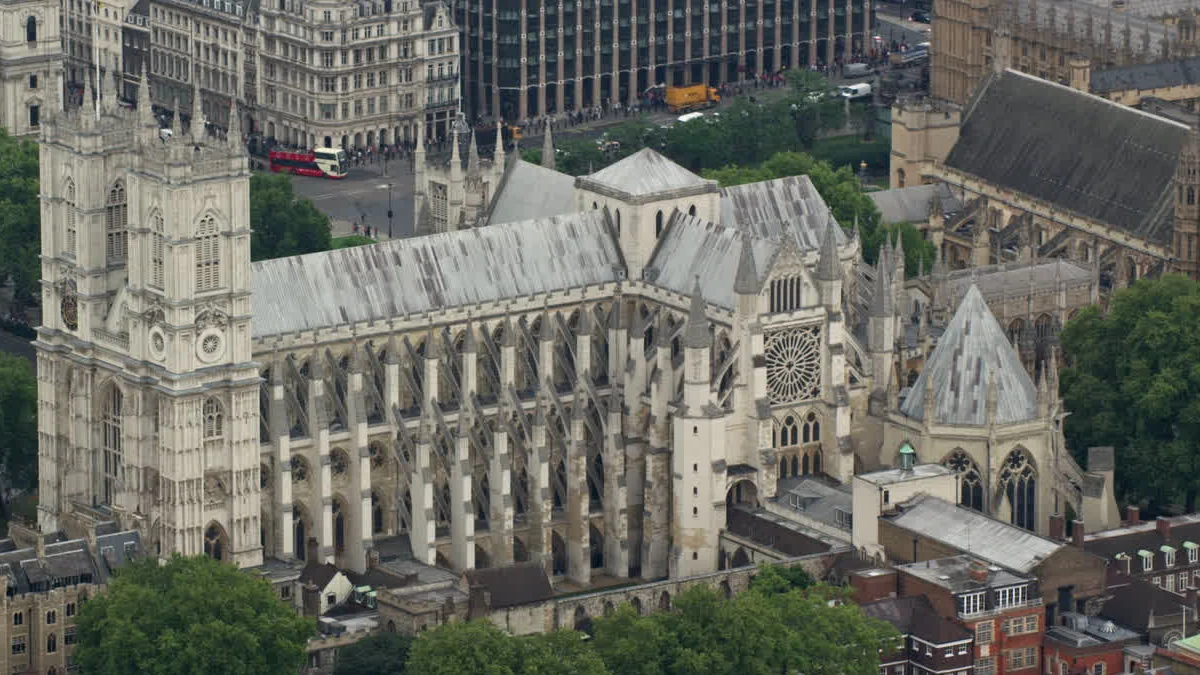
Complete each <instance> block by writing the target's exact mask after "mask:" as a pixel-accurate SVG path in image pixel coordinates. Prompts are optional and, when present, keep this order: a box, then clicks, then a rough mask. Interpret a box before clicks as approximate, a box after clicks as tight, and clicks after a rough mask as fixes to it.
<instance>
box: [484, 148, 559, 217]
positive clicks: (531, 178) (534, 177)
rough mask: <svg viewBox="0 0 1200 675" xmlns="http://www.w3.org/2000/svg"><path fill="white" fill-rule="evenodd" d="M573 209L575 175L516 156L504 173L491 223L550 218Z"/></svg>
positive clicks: (494, 203) (493, 207)
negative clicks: (531, 162)
mask: <svg viewBox="0 0 1200 675" xmlns="http://www.w3.org/2000/svg"><path fill="white" fill-rule="evenodd" d="M574 211H575V177H574V176H570V175H568V174H565V173H560V172H558V171H555V170H554V169H547V168H546V167H544V166H539V165H537V164H530V163H529V162H526V161H525V160H523V159H521V158H519V157H517V158H514V159H513V160H512V165H511V166H510V167H508V169H507V171H506V172H505V174H504V179H503V182H502V183H501V184H500V190H499V192H498V194H497V195H496V199H495V201H494V202H492V206H491V212H490V214H489V215H488V224H489V225H494V224H499V223H515V222H517V221H520V220H532V219H536V218H549V217H551V216H560V215H563V214H565V213H572V212H574Z"/></svg>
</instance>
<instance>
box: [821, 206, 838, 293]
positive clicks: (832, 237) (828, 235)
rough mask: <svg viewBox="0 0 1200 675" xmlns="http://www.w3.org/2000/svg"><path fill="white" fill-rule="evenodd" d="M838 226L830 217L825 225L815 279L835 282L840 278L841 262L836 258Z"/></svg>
mask: <svg viewBox="0 0 1200 675" xmlns="http://www.w3.org/2000/svg"><path fill="white" fill-rule="evenodd" d="M838 229H839V228H838V225H837V223H835V222H833V216H830V217H829V219H828V221H827V222H826V225H825V238H824V239H823V240H822V241H821V255H820V257H819V258H817V279H818V280H819V281H837V280H838V279H841V278H842V261H841V260H840V259H839V257H838V247H837V234H838Z"/></svg>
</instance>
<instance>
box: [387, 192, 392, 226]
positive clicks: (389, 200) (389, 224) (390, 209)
mask: <svg viewBox="0 0 1200 675" xmlns="http://www.w3.org/2000/svg"><path fill="white" fill-rule="evenodd" d="M391 238H392V184H391V183H388V239H391Z"/></svg>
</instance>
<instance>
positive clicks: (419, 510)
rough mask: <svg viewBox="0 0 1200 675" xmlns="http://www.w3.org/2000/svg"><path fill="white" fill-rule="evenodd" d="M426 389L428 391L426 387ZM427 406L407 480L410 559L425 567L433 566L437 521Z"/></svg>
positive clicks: (431, 413) (431, 442)
mask: <svg viewBox="0 0 1200 675" xmlns="http://www.w3.org/2000/svg"><path fill="white" fill-rule="evenodd" d="M426 388H428V387H426ZM428 406H429V404H426V407H425V409H424V411H423V412H422V415H421V427H420V429H419V430H418V431H417V446H416V456H415V457H413V463H412V474H411V475H410V476H409V488H408V489H409V494H410V495H411V497H412V514H410V517H411V518H412V525H411V526H410V527H409V532H408V539H409V544H410V545H411V546H412V552H413V558H414V559H416V560H417V561H419V562H421V563H424V564H426V565H433V564H435V563H436V562H437V547H436V545H435V544H434V540H435V539H436V538H437V521H436V519H435V516H434V512H433V465H432V455H433V419H432V418H433V412H432V411H431V410H430V409H429V407H428Z"/></svg>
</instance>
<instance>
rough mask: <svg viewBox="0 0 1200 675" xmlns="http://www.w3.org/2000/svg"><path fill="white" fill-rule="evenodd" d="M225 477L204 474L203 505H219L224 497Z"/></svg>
mask: <svg viewBox="0 0 1200 675" xmlns="http://www.w3.org/2000/svg"><path fill="white" fill-rule="evenodd" d="M226 494H227V493H226V490H225V479H224V478H222V477H221V476H219V475H217V474H214V473H210V474H206V475H205V476H204V505H205V506H219V505H220V504H221V503H222V502H224V501H225V497H226Z"/></svg>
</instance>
